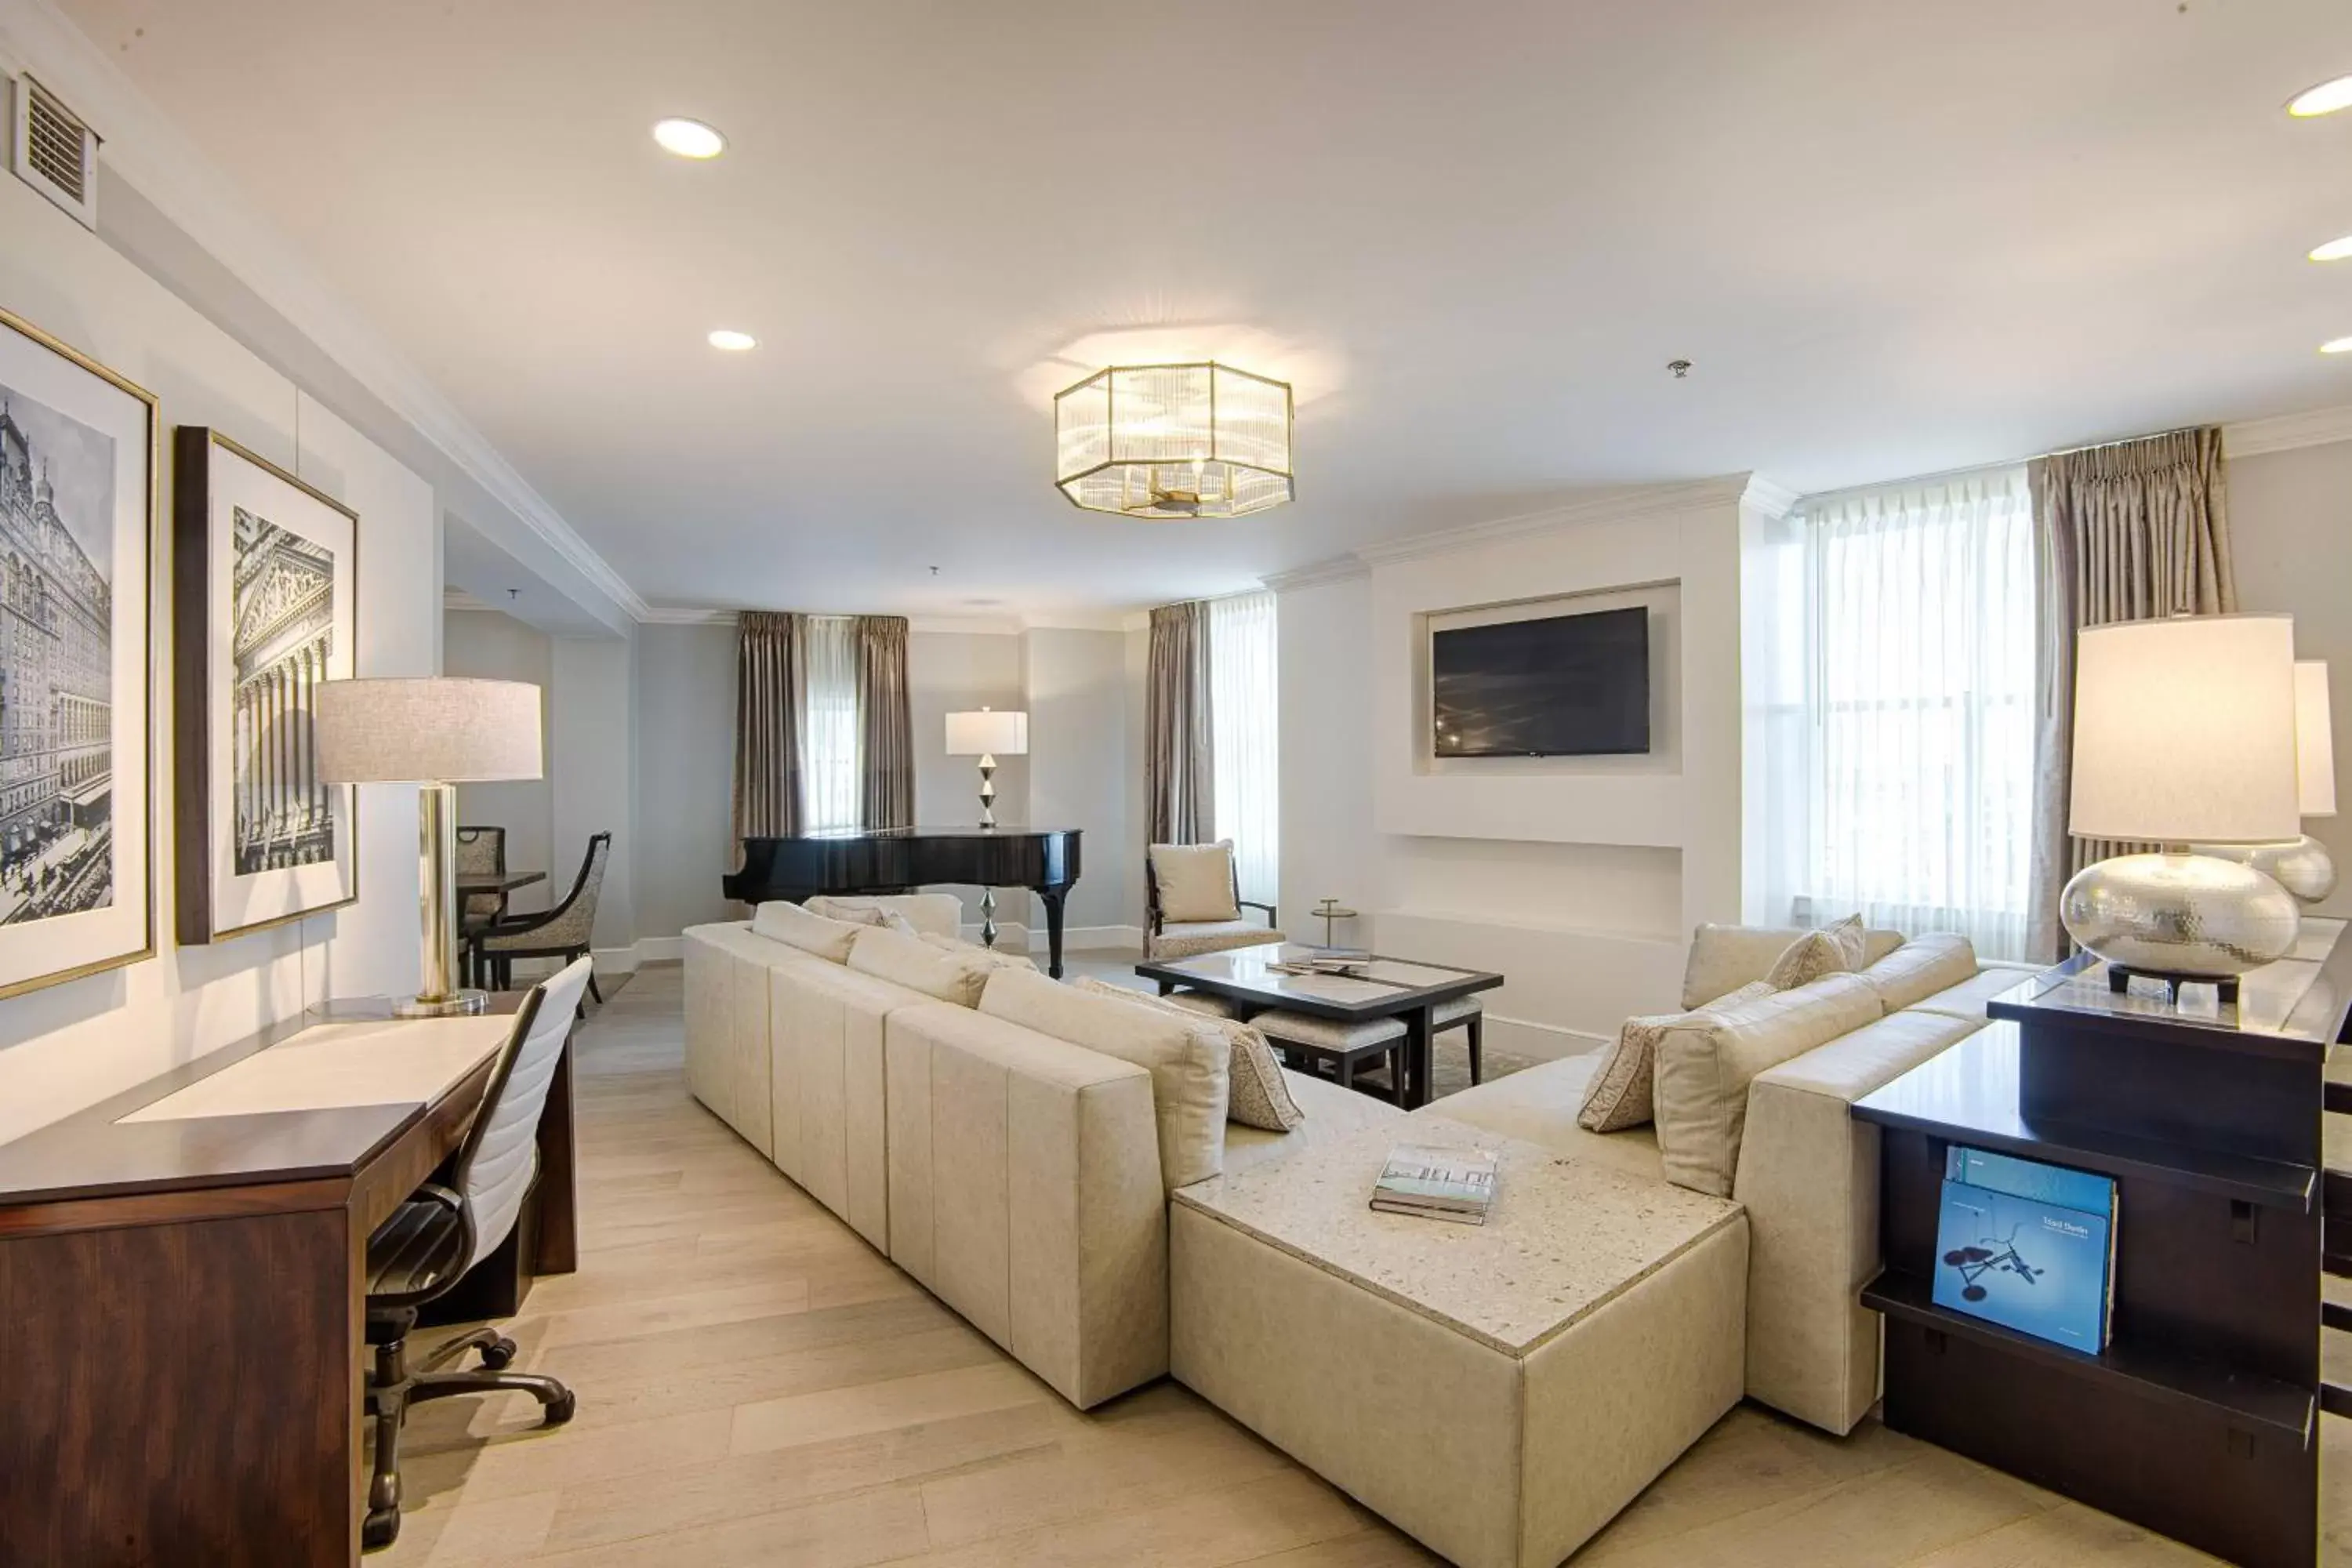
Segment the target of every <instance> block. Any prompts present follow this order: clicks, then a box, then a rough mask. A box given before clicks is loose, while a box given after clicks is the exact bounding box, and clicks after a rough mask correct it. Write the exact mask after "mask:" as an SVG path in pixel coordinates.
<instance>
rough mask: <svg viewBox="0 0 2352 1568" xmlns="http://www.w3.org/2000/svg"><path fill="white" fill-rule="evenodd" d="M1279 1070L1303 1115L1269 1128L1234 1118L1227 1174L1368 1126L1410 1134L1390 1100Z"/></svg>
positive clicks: (1227, 1137) (1228, 1133) (1228, 1135)
mask: <svg viewBox="0 0 2352 1568" xmlns="http://www.w3.org/2000/svg"><path fill="white" fill-rule="evenodd" d="M1276 1070H1277V1071H1279V1072H1280V1073H1281V1074H1282V1079H1283V1091H1284V1092H1285V1093H1286V1094H1287V1095H1288V1096H1289V1097H1290V1098H1291V1100H1294V1101H1295V1102H1297V1105H1298V1106H1299V1107H1300V1110H1301V1119H1300V1121H1299V1122H1298V1124H1297V1126H1295V1127H1293V1128H1292V1129H1291V1130H1290V1131H1287V1132H1269V1131H1265V1129H1264V1128H1260V1127H1252V1126H1249V1125H1248V1124H1246V1123H1244V1122H1240V1121H1234V1122H1231V1123H1229V1124H1228V1125H1227V1126H1226V1128H1225V1171H1224V1173H1225V1174H1226V1175H1229V1176H1230V1175H1232V1174H1234V1173H1235V1172H1237V1171H1246V1170H1248V1169H1249V1168H1250V1167H1251V1166H1252V1165H1262V1164H1264V1163H1266V1162H1267V1161H1268V1160H1281V1159H1286V1158H1288V1157H1289V1156H1290V1155H1292V1154H1296V1153H1297V1152H1299V1151H1300V1150H1301V1149H1313V1148H1318V1147H1320V1146H1321V1145H1323V1144H1325V1143H1333V1142H1339V1140H1340V1139H1343V1138H1352V1137H1354V1136H1355V1135H1356V1134H1357V1133H1359V1132H1361V1131H1363V1130H1364V1129H1365V1128H1367V1127H1387V1126H1393V1127H1395V1128H1396V1129H1397V1136H1398V1137H1399V1138H1400V1139H1402V1138H1404V1137H1406V1136H1407V1133H1406V1131H1405V1130H1406V1129H1407V1128H1409V1127H1410V1126H1411V1125H1412V1124H1411V1122H1410V1121H1407V1120H1406V1117H1405V1113H1404V1112H1403V1111H1402V1110H1398V1109H1397V1108H1396V1107H1395V1106H1393V1105H1391V1104H1390V1103H1389V1102H1388V1101H1387V1100H1376V1099H1374V1098H1373V1097H1372V1096H1370V1095H1369V1094H1359V1093H1357V1092H1356V1091H1355V1090H1354V1089H1341V1088H1340V1087H1339V1085H1338V1084H1336V1083H1333V1082H1332V1081H1331V1080H1330V1079H1328V1078H1317V1077H1315V1076H1313V1075H1312V1074H1310V1073H1303V1072H1292V1071H1290V1070H1289V1069H1288V1068H1277V1069H1276Z"/></svg>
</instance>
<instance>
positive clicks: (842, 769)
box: [801, 616, 866, 833]
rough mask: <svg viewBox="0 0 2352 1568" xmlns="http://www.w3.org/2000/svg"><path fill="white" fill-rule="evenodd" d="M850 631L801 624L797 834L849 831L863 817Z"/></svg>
mask: <svg viewBox="0 0 2352 1568" xmlns="http://www.w3.org/2000/svg"><path fill="white" fill-rule="evenodd" d="M856 628H857V623H856V621H854V620H852V619H851V618H850V617H848V616H810V617H809V618H808V622H807V633H806V637H805V639H804V644H803V646H804V647H806V649H807V653H808V670H807V674H806V676H805V678H804V679H805V681H806V685H807V690H806V693H805V700H803V702H802V704H801V807H802V813H803V817H804V818H805V820H804V822H803V830H804V831H806V832H810V833H824V832H833V831H845V830H854V829H855V828H856V827H857V826H859V823H860V820H861V818H862V816H863V815H864V812H863V803H864V791H863V789H862V784H863V781H864V779H865V776H866V773H865V769H864V767H863V766H862V765H861V763H862V762H863V759H862V758H861V757H860V755H859V743H858V734H859V726H858V722H857V637H856Z"/></svg>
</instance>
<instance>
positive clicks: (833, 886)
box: [721, 827, 1079, 980]
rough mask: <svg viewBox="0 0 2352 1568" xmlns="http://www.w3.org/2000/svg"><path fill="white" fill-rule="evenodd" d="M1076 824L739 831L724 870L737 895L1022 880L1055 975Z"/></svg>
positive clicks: (1073, 871)
mask: <svg viewBox="0 0 2352 1568" xmlns="http://www.w3.org/2000/svg"><path fill="white" fill-rule="evenodd" d="M1078 833H1079V829H1077V828H1075V827H884V828H877V829H874V830H873V831H871V832H844V833H810V834H803V835H802V836H800V837H793V838H746V839H745V840H743V868H742V869H741V870H740V871H736V872H733V873H731V874H730V875H729V876H727V877H726V878H724V879H722V882H721V886H722V887H723V888H724V889H725V890H726V893H727V896H728V897H729V898H730V899H734V900H739V901H740V902H742V903H746V904H761V903H767V902H769V901H770V900H776V899H782V900H789V901H791V902H793V903H799V902H800V901H801V900H803V899H812V898H814V897H816V896H817V895H818V894H820V893H830V894H838V895H843V896H848V895H854V894H869V895H870V894H877V893H907V892H912V891H913V890H914V889H917V888H921V887H927V886H929V885H930V884H932V883H935V882H963V883H968V884H971V885H972V886H975V887H982V888H1026V889H1029V890H1030V891H1031V892H1033V893H1034V894H1036V895H1037V897H1038V899H1039V900H1042V901H1043V902H1044V904H1045V935H1046V939H1047V944H1048V948H1049V952H1048V958H1049V960H1050V962H1049V963H1048V964H1047V969H1048V971H1049V972H1050V973H1052V974H1053V976H1054V978H1055V979H1056V980H1059V979H1060V978H1061V977H1062V900H1063V897H1064V896H1065V895H1066V894H1067V893H1068V892H1069V890H1070V884H1072V883H1073V882H1076V880H1077V879H1078Z"/></svg>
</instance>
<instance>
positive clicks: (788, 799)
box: [734, 610, 804, 867]
mask: <svg viewBox="0 0 2352 1568" xmlns="http://www.w3.org/2000/svg"><path fill="white" fill-rule="evenodd" d="M801 637H802V627H801V617H800V616H794V615H787V614H784V613H782V612H781V611H775V610H746V611H744V612H743V613H742V615H740V616H737V617H736V642H735V813H734V830H735V849H734V855H735V864H736V865H737V866H738V867H740V866H741V865H742V864H743V840H745V839H746V838H789V837H792V836H793V834H796V833H798V832H799V831H800V825H801V722H800V720H801V690H802V688H801V678H802V667H803V662H804V659H803V651H802V646H801Z"/></svg>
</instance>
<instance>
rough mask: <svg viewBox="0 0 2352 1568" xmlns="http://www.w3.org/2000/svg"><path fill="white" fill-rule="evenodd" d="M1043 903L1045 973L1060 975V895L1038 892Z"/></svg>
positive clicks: (1056, 976) (1057, 978) (1058, 976)
mask: <svg viewBox="0 0 2352 1568" xmlns="http://www.w3.org/2000/svg"><path fill="white" fill-rule="evenodd" d="M1037 897H1038V898H1039V899H1041V900H1044V901H1045V973H1048V974H1050V975H1052V976H1053V977H1054V978H1055V979H1056V980H1059V979H1060V978H1061V977H1062V895H1061V894H1060V893H1047V892H1042V891H1041V892H1040V893H1039V894H1038V895H1037Z"/></svg>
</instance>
